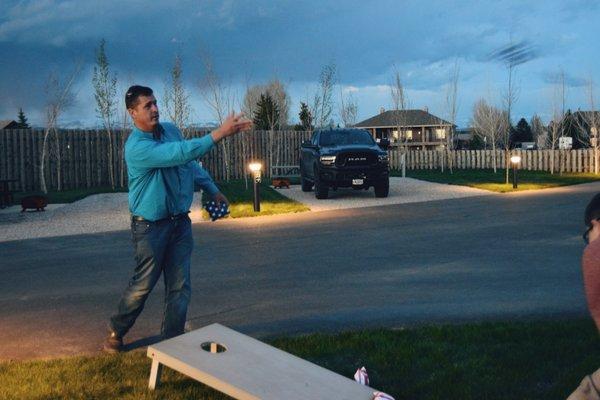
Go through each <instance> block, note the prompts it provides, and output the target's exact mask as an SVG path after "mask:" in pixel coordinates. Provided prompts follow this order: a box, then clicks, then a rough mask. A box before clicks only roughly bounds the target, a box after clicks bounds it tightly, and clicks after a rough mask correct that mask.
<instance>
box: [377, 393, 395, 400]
mask: <svg viewBox="0 0 600 400" xmlns="http://www.w3.org/2000/svg"><path fill="white" fill-rule="evenodd" d="M373 400H394V398H393V397H392V396H390V395H389V394H387V393H383V392H375V393H373Z"/></svg>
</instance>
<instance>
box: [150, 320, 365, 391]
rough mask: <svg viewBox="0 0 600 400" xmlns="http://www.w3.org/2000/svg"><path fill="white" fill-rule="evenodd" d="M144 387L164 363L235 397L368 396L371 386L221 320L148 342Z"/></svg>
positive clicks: (156, 381)
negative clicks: (147, 372)
mask: <svg viewBox="0 0 600 400" xmlns="http://www.w3.org/2000/svg"><path fill="white" fill-rule="evenodd" d="M148 357H150V358H152V369H151V371H150V381H149V384H148V387H149V388H150V389H155V388H156V387H157V386H158V385H159V384H160V375H161V371H162V367H163V366H167V367H169V368H171V369H173V370H175V371H178V372H180V373H182V374H184V375H187V376H189V377H190V378H192V379H195V380H197V381H199V382H202V383H204V384H205V385H207V386H210V387H212V388H214V389H216V390H218V391H220V392H223V393H225V394H227V395H229V396H231V397H233V398H235V399H239V400H259V399H260V400H281V399H286V400H307V399H336V400H371V399H372V398H373V393H374V391H375V390H374V389H373V388H370V387H368V386H364V385H361V384H359V383H357V382H355V381H354V380H353V379H350V378H347V377H344V376H341V375H338V374H336V373H335V372H332V371H330V370H328V369H325V368H323V367H320V366H318V365H316V364H313V363H310V362H308V361H306V360H303V359H301V358H299V357H296V356H294V355H292V354H289V353H286V352H285V351H283V350H279V349H277V348H275V347H273V346H269V345H268V344H266V343H263V342H261V341H259V340H256V339H254V338H251V337H250V336H246V335H244V334H241V333H239V332H236V331H234V330H233V329H229V328H227V327H225V326H223V325H220V324H212V325H209V326H205V327H204V328H201V329H197V330H195V331H192V332H188V333H186V334H183V335H180V336H177V337H174V338H172V339H168V340H164V341H162V342H160V343H156V344H153V345H151V346H148Z"/></svg>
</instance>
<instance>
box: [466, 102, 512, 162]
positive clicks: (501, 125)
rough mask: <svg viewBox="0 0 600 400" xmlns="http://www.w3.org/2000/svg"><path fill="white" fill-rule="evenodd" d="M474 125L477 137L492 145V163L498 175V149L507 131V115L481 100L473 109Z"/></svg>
mask: <svg viewBox="0 0 600 400" xmlns="http://www.w3.org/2000/svg"><path fill="white" fill-rule="evenodd" d="M472 125H473V129H474V130H475V134H476V135H478V136H480V137H481V138H485V140H486V142H487V143H491V145H492V163H493V164H494V173H496V172H497V168H496V165H497V160H496V149H497V146H498V144H499V143H500V142H501V141H502V137H503V135H504V131H505V130H506V125H507V118H506V114H505V112H503V111H502V110H500V109H499V108H496V107H494V106H492V105H490V104H488V103H487V102H486V101H485V100H484V99H479V100H478V101H477V102H476V103H475V106H474V107H473V120H472Z"/></svg>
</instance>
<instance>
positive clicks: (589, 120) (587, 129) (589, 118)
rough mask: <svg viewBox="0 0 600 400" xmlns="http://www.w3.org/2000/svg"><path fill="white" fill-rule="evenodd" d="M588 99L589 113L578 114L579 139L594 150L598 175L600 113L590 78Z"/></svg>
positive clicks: (587, 85) (576, 120)
mask: <svg viewBox="0 0 600 400" xmlns="http://www.w3.org/2000/svg"><path fill="white" fill-rule="evenodd" d="M586 97H587V100H588V108H589V110H587V111H579V112H577V113H576V118H575V123H576V125H577V130H578V131H579V137H580V138H581V139H583V140H585V141H586V142H588V143H589V145H590V147H591V148H592V149H593V150H594V173H595V174H598V172H599V171H598V149H599V146H600V143H599V141H598V134H599V131H600V111H598V110H596V99H595V97H594V80H593V79H592V78H591V77H590V78H589V79H588V80H587V83H586Z"/></svg>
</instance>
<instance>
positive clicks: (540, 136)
mask: <svg viewBox="0 0 600 400" xmlns="http://www.w3.org/2000/svg"><path fill="white" fill-rule="evenodd" d="M529 125H530V126H531V134H532V136H533V141H534V142H535V144H536V146H537V147H538V148H545V147H546V146H545V144H546V141H547V140H548V138H547V132H546V127H545V126H544V123H543V122H542V119H541V118H540V116H539V115H537V114H534V115H533V116H532V117H531V121H530V122H529Z"/></svg>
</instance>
